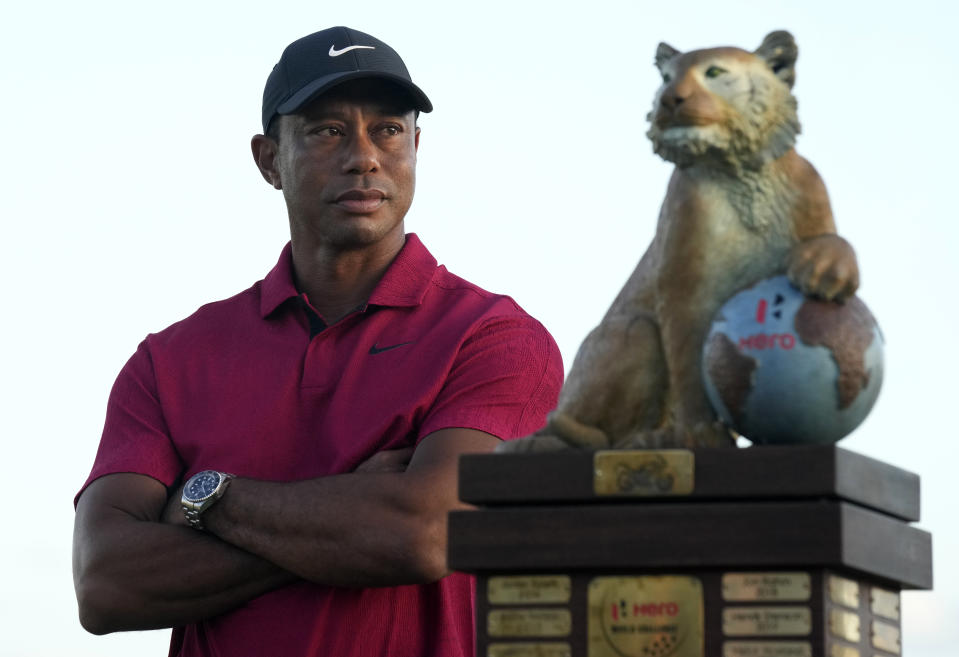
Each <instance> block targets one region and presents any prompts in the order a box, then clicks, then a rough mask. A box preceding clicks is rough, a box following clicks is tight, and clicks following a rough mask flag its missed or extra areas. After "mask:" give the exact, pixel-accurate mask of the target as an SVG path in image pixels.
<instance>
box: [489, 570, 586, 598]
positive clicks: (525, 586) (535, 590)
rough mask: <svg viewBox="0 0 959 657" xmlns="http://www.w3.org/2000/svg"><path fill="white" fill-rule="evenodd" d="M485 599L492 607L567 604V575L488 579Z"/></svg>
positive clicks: (568, 595) (568, 582) (515, 576)
mask: <svg viewBox="0 0 959 657" xmlns="http://www.w3.org/2000/svg"><path fill="white" fill-rule="evenodd" d="M486 594H487V598H488V599H489V602H490V604H493V605H529V604H552V603H559V604H563V603H567V602H569V597H570V579H569V575H509V576H503V577H490V578H489V582H488V584H487V587H486Z"/></svg>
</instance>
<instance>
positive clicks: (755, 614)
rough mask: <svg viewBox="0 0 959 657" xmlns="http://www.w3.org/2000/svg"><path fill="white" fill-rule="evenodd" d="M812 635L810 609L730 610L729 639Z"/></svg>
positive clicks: (727, 610) (726, 612) (726, 627)
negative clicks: (733, 637) (737, 637)
mask: <svg viewBox="0 0 959 657" xmlns="http://www.w3.org/2000/svg"><path fill="white" fill-rule="evenodd" d="M810 632H812V612H811V611H810V610H809V607H726V608H725V609H723V634H725V635H726V636H802V635H805V634H809V633H810Z"/></svg>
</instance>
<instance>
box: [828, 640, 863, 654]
mask: <svg viewBox="0 0 959 657" xmlns="http://www.w3.org/2000/svg"><path fill="white" fill-rule="evenodd" d="M829 657H862V655H861V653H860V652H859V648H853V647H852V646H841V645H839V644H838V643H834V644H832V648H831V649H830V650H829Z"/></svg>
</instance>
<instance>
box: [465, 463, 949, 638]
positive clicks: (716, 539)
mask: <svg viewBox="0 0 959 657" xmlns="http://www.w3.org/2000/svg"><path fill="white" fill-rule="evenodd" d="M460 497H461V499H463V501H465V502H469V503H471V504H475V505H477V506H479V509H478V510H475V511H460V512H454V513H452V514H451V515H450V524H449V560H450V566H451V567H452V568H453V569H455V570H460V571H465V572H471V573H475V574H476V575H477V589H476V590H477V593H476V598H477V599H476V613H477V653H476V654H477V657H561V656H567V657H570V656H576V657H580V656H582V657H587V656H588V657H892V656H895V655H899V654H901V627H900V610H899V592H900V590H902V589H910V588H914V589H928V588H931V586H932V556H931V536H930V535H929V534H928V533H927V532H924V531H922V530H919V529H917V528H915V527H913V526H911V525H910V524H909V523H910V522H912V521H916V520H918V518H919V478H918V477H917V476H916V475H914V474H911V473H908V472H905V471H903V470H900V469H898V468H895V467H893V466H890V465H887V464H884V463H881V462H879V461H876V460H873V459H870V458H867V457H864V456H861V455H859V454H855V453H853V452H849V451H847V450H843V449H839V448H836V447H834V446H790V447H751V448H748V449H736V450H733V449H730V450H721V449H715V450H708V449H704V450H693V451H686V450H639V451H610V452H583V451H570V452H560V453H554V454H516V455H471V456H464V457H463V458H462V459H461V463H460Z"/></svg>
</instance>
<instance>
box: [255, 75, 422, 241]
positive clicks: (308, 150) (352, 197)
mask: <svg viewBox="0 0 959 657" xmlns="http://www.w3.org/2000/svg"><path fill="white" fill-rule="evenodd" d="M390 89H391V88H390V87H389V85H385V84H384V83H383V82H378V81H373V80H358V81H356V82H350V83H345V84H343V85H340V86H338V87H336V88H334V89H333V90H331V91H330V92H328V93H326V94H324V95H323V96H321V97H320V98H318V99H317V100H316V101H314V102H312V103H311V104H310V105H308V106H307V107H306V108H304V109H303V110H302V111H301V112H300V113H298V114H294V115H289V116H283V117H277V118H276V119H274V120H276V121H280V125H279V131H278V132H279V144H278V150H277V153H276V157H275V160H274V169H275V176H276V177H275V179H274V180H273V181H272V182H273V185H274V186H275V187H277V188H279V189H282V190H283V196H284V198H285V199H286V204H287V211H288V213H289V216H290V230H291V234H292V236H293V239H294V241H296V240H297V238H298V237H299V238H302V239H307V240H310V241H311V242H318V243H322V244H326V245H330V246H334V247H338V248H342V249H351V248H358V247H363V246H368V245H371V244H375V243H377V242H380V241H381V240H383V238H385V237H396V236H397V235H399V236H402V234H403V218H404V217H405V216H406V212H407V210H409V207H410V204H411V203H412V202H413V189H414V187H415V182H416V150H417V147H418V146H419V128H417V127H416V120H415V116H414V113H413V111H412V110H409V111H407V110H406V109H405V106H404V104H403V103H402V101H400V102H398V101H397V100H396V96H395V95H393V94H391V93H390Z"/></svg>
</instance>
